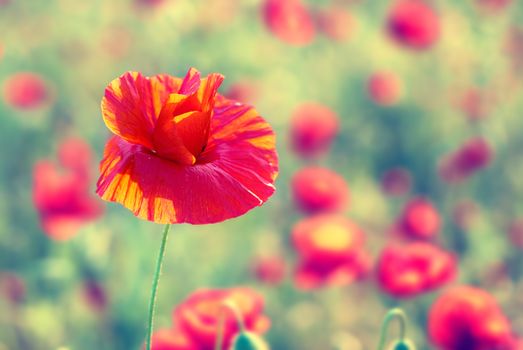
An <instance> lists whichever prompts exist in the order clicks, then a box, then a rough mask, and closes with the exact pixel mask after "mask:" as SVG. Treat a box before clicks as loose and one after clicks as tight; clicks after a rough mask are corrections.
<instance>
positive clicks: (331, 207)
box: [291, 167, 349, 214]
mask: <svg viewBox="0 0 523 350" xmlns="http://www.w3.org/2000/svg"><path fill="white" fill-rule="evenodd" d="M291 190H292V195H293V198H294V202H295V203H296V206H297V207H298V208H299V209H300V210H301V211H303V212H305V213H307V214H314V213H322V212H339V211H343V210H344V209H345V208H346V207H347V206H348V204H349V186H348V185H347V182H346V181H345V179H344V178H343V177H342V176H341V175H339V174H337V173H335V172H334V171H332V170H329V169H327V168H319V167H307V168H303V169H301V170H299V171H298V172H296V173H295V174H294V176H293V177H292V179H291Z"/></svg>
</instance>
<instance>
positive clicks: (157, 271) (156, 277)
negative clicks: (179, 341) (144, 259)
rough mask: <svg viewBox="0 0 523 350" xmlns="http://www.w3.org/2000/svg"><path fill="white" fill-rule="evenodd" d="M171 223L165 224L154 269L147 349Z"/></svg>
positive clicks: (151, 333)
mask: <svg viewBox="0 0 523 350" xmlns="http://www.w3.org/2000/svg"><path fill="white" fill-rule="evenodd" d="M170 228H171V225H170V224H167V225H165V228H164V229H163V234H162V243H161V245H160V252H159V253H158V259H157V260H156V268H155V271H154V277H153V285H152V287H151V298H150V299H149V315H148V317H147V337H146V338H145V344H146V346H145V348H146V350H151V338H152V335H153V319H154V308H155V306H156V294H157V291H158V282H159V281H160V274H161V271H162V263H163V257H164V256H165V244H166V243H167V236H168V234H169V229H170Z"/></svg>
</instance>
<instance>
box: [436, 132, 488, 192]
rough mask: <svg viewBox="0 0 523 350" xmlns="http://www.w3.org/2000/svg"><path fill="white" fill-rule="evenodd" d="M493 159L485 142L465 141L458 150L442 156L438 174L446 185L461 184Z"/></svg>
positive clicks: (483, 140) (473, 139)
mask: <svg viewBox="0 0 523 350" xmlns="http://www.w3.org/2000/svg"><path fill="white" fill-rule="evenodd" d="M493 157H494V155H493V151H492V148H491V146H490V144H489V143H488V142H487V140H485V139H484V138H481V137H475V138H472V139H469V140H468V141H466V142H465V143H464V144H463V145H461V146H460V148H459V149H458V150H456V151H454V152H452V153H450V154H447V155H445V156H443V157H442V158H441V160H440V163H439V165H438V172H439V175H440V177H441V178H442V179H443V180H444V181H446V182H448V183H461V182H463V181H465V180H467V179H468V178H470V177H471V176H472V175H474V174H475V173H477V172H478V171H480V170H482V169H484V168H486V167H487V166H489V165H490V163H491V162H492V158H493Z"/></svg>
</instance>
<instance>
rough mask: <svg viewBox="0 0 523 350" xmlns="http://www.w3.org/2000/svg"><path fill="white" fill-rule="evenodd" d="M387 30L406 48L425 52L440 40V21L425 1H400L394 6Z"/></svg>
mask: <svg viewBox="0 0 523 350" xmlns="http://www.w3.org/2000/svg"><path fill="white" fill-rule="evenodd" d="M387 27H388V28H387V29H388V31H389V34H390V35H391V36H392V38H393V39H394V40H396V41H397V42H398V43H400V44H401V45H404V46H406V47H409V48H412V49H416V50H424V49H428V48H429V47H431V46H432V45H434V43H435V42H436V41H437V40H438V39H439V36H440V31H441V29H440V20H439V16H438V15H437V14H436V12H434V10H433V9H432V8H431V7H430V6H429V5H427V4H426V3H425V2H424V1H423V0H398V1H396V3H395V4H394V5H393V6H392V8H391V10H390V13H389V16H388V21H387Z"/></svg>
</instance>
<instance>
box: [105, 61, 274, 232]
mask: <svg viewBox="0 0 523 350" xmlns="http://www.w3.org/2000/svg"><path fill="white" fill-rule="evenodd" d="M222 80H223V77H222V76H221V75H219V74H211V75H209V76H208V77H207V78H205V79H200V73H199V72H198V71H196V70H195V69H191V70H189V72H188V73H187V75H186V77H185V78H184V79H183V80H181V79H178V78H175V77H171V76H168V75H157V76H154V77H151V78H147V77H144V76H143V75H141V74H140V73H136V72H129V73H125V74H124V75H123V76H121V77H120V78H118V79H116V80H114V81H113V82H111V84H110V85H109V86H108V87H107V89H106V91H105V97H104V98H103V100H102V112H103V117H104V121H105V123H106V125H107V127H108V128H109V129H110V130H111V131H112V132H113V133H114V134H115V136H113V137H112V138H111V139H110V140H109V142H108V143H107V145H106V147H105V154H104V159H103V160H102V163H101V176H100V179H99V180H98V188H97V193H98V194H99V195H100V196H101V197H102V198H103V199H105V200H108V201H113V202H118V203H120V204H122V205H123V206H125V207H126V208H128V209H129V210H131V211H132V212H133V213H134V215H136V216H138V217H139V218H142V219H147V220H150V221H154V222H157V223H183V222H186V223H191V224H207V223H214V222H220V221H223V220H226V219H230V218H233V217H236V216H239V215H242V214H244V213H245V212H247V211H249V210H250V209H252V208H254V207H256V206H259V205H262V204H263V203H264V202H265V201H266V200H267V199H268V198H269V197H270V196H271V195H272V193H273V192H274V180H275V178H276V175H277V168H278V164H277V154H276V150H275V138H274V133H273V131H272V129H271V127H270V126H269V125H268V124H267V123H266V122H265V120H263V118H261V117H260V116H259V115H258V113H257V112H256V111H255V110H254V109H253V108H252V107H250V106H247V105H243V104H240V103H236V102H232V101H230V100H227V99H225V98H223V97H222V96H220V95H218V94H217V90H218V87H219V85H220V83H221V82H222Z"/></svg>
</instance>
